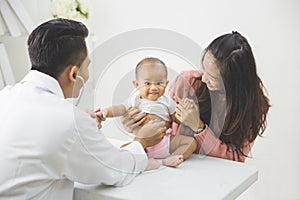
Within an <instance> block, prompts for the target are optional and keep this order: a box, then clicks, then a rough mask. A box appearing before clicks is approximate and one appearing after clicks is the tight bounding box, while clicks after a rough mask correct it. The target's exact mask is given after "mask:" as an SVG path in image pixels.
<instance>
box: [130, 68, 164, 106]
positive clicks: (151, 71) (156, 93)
mask: <svg viewBox="0 0 300 200" xmlns="http://www.w3.org/2000/svg"><path fill="white" fill-rule="evenodd" d="M168 83H169V81H168V80H167V73H166V70H165V68H164V67H163V66H162V65H161V64H155V65H153V64H149V65H145V66H142V68H141V69H140V70H139V72H138V74H137V80H135V81H134V85H135V87H136V88H137V89H138V90H139V92H140V95H141V98H143V99H149V100H152V101H156V100H157V99H158V98H159V97H161V96H162V95H163V94H164V93H165V89H166V87H167V85H168Z"/></svg>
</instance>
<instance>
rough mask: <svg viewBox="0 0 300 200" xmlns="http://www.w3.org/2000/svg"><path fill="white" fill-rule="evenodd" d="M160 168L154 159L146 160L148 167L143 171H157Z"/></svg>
mask: <svg viewBox="0 0 300 200" xmlns="http://www.w3.org/2000/svg"><path fill="white" fill-rule="evenodd" d="M159 167H160V163H159V162H158V161H157V160H155V159H154V158H148V165H147V167H146V169H145V171H149V170H154V169H158V168H159Z"/></svg>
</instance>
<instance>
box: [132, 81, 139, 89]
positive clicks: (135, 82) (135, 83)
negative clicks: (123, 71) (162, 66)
mask: <svg viewBox="0 0 300 200" xmlns="http://www.w3.org/2000/svg"><path fill="white" fill-rule="evenodd" d="M132 83H133V85H134V87H135V88H138V86H139V83H138V82H137V80H134V81H132Z"/></svg>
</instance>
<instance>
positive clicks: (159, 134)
mask: <svg viewBox="0 0 300 200" xmlns="http://www.w3.org/2000/svg"><path fill="white" fill-rule="evenodd" d="M166 131H167V128H166V127H165V122H164V121H160V120H153V121H150V122H148V123H147V124H146V125H144V126H143V127H141V128H140V129H139V131H137V133H136V137H135V138H134V140H135V141H138V142H140V143H141V144H142V146H143V147H144V148H146V147H149V146H153V145H156V144H158V143H159V142H160V141H161V140H162V139H163V137H164V136H165V135H166Z"/></svg>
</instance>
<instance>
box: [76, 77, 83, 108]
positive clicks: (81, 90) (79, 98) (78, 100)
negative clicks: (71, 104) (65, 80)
mask: <svg viewBox="0 0 300 200" xmlns="http://www.w3.org/2000/svg"><path fill="white" fill-rule="evenodd" d="M73 77H74V78H78V79H79V80H80V81H81V82H82V88H81V89H80V92H79V97H78V98H77V101H76V103H75V106H78V104H79V102H80V100H81V98H82V94H83V92H84V87H85V86H84V84H85V83H84V79H83V78H82V76H79V75H77V74H73Z"/></svg>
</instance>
